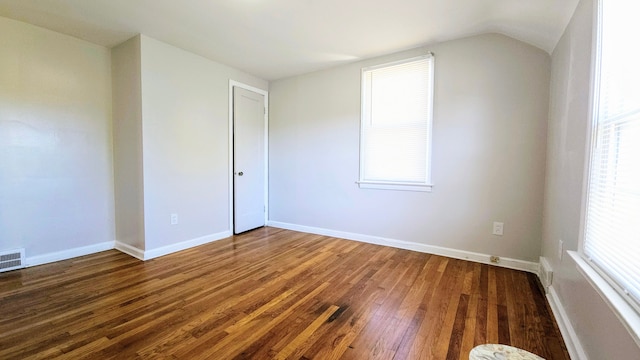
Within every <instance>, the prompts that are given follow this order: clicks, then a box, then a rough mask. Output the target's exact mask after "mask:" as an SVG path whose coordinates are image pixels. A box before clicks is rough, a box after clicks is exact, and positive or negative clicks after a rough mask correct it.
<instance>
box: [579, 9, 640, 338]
mask: <svg viewBox="0 0 640 360" xmlns="http://www.w3.org/2000/svg"><path fill="white" fill-rule="evenodd" d="M603 1H604V0H597V1H596V2H595V3H596V4H595V8H596V11H594V18H593V24H594V29H595V30H594V36H593V42H592V43H593V51H592V71H591V98H590V102H591V106H590V119H591V123H590V126H589V127H588V129H587V140H588V143H587V156H586V159H585V172H584V186H583V201H582V208H581V219H580V220H581V226H580V238H579V248H578V251H577V252H576V251H568V254H569V255H570V256H571V258H572V259H573V261H574V262H575V263H576V268H577V270H578V271H579V272H580V273H581V274H582V275H583V276H584V277H585V278H586V279H587V281H588V282H589V283H590V284H591V286H592V287H593V288H594V289H595V290H596V292H597V293H598V294H599V295H600V296H601V297H602V299H603V300H604V301H605V303H606V304H607V305H608V306H609V308H610V309H611V310H612V311H613V312H614V314H615V315H616V316H617V317H618V319H619V320H620V321H621V323H622V324H623V326H624V327H625V328H626V329H627V331H628V332H629V334H630V335H631V337H632V338H633V340H634V341H635V342H636V344H637V345H638V346H640V307H639V306H638V303H637V302H636V301H635V300H634V299H632V298H631V297H629V295H628V294H626V291H625V290H624V289H623V288H622V287H620V286H619V285H618V284H617V282H616V281H614V280H613V279H612V278H611V277H609V275H607V273H606V271H604V270H603V269H601V268H600V267H598V266H597V265H595V264H594V263H593V262H591V261H590V259H589V257H588V256H587V255H586V254H585V250H584V249H585V241H586V233H587V231H586V229H587V228H586V226H587V209H588V205H589V186H590V178H591V163H592V158H593V156H594V155H595V146H596V140H597V131H596V129H597V128H598V116H599V111H598V105H599V98H598V94H599V87H600V56H601V55H600V53H601V36H602V2H603Z"/></svg>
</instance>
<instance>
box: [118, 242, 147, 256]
mask: <svg viewBox="0 0 640 360" xmlns="http://www.w3.org/2000/svg"><path fill="white" fill-rule="evenodd" d="M114 248H115V249H116V250H118V251H120V252H123V253H125V254H127V255H130V256H133V257H134V258H136V259H140V260H144V250H141V249H138V248H137V247H135V246H131V245H129V244H125V243H123V242H120V241H118V240H116V243H115V246H114Z"/></svg>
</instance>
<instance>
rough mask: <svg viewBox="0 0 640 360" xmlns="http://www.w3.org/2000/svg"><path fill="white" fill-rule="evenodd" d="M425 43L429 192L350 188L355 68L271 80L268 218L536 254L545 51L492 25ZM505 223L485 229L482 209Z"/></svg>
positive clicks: (519, 255)
mask: <svg viewBox="0 0 640 360" xmlns="http://www.w3.org/2000/svg"><path fill="white" fill-rule="evenodd" d="M427 50H429V51H433V52H434V53H435V61H436V68H435V69H436V70H435V105H434V106H435V111H434V127H433V132H434V138H433V168H432V173H433V182H434V184H435V186H434V189H433V192H431V193H420V192H403V191H388V190H371V189H359V188H358V186H357V185H356V184H355V181H357V180H358V154H359V143H358V141H359V140H358V139H359V122H360V69H361V67H363V66H368V65H372V64H376V63H382V62H387V61H391V60H394V59H399V58H404V57H408V56H415V55H417V54H419V53H421V50H420V49H416V50H411V51H407V52H404V53H400V54H394V55H390V56H385V57H382V58H378V59H371V60H366V61H361V62H358V63H354V64H349V65H345V66H340V67H337V68H334V69H330V70H326V71H321V72H315V73H311V74H306V75H301V76H296V77H292V78H288V79H283V80H278V81H275V82H272V83H271V87H270V99H271V100H270V129H269V136H270V178H269V186H270V188H269V190H270V194H269V195H270V200H269V204H270V209H269V211H270V220H271V221H275V222H282V223H288V224H295V225H303V226H310V227H317V228H322V229H331V230H337V231H344V232H350V233H356V234H364V235H373V236H379V237H385V238H390V239H395V240H403V241H409V242H415V243H421V244H428V245H435V246H441V247H446V248H453V249H459V250H465V251H473V252H479V253H484V254H494V255H500V256H505V257H510V258H515V259H521V260H527V261H534V262H537V261H538V257H539V255H540V241H541V240H540V239H541V236H542V234H541V228H542V198H543V196H542V195H543V191H544V189H543V186H544V167H545V146H546V123H547V115H548V99H549V93H548V90H549V71H550V59H549V56H548V54H546V53H545V52H543V51H542V50H540V49H537V48H534V47H532V46H529V45H526V44H524V43H522V42H519V41H517V40H514V39H511V38H508V37H505V36H502V35H495V34H490V35H482V36H476V37H471V38H466V39H461V40H455V41H450V42H446V43H441V44H436V45H434V46H430V47H429V48H428V49H427ZM494 220H497V221H503V222H504V223H505V227H504V229H505V230H504V236H502V237H497V236H493V235H491V230H492V221H494Z"/></svg>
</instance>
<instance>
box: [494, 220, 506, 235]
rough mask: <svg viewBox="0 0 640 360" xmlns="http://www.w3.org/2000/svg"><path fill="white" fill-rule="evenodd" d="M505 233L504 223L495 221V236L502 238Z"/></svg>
mask: <svg viewBox="0 0 640 360" xmlns="http://www.w3.org/2000/svg"><path fill="white" fill-rule="evenodd" d="M503 233H504V223H503V222H498V221H494V222H493V235H498V236H502V235H503Z"/></svg>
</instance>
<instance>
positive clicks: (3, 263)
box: [0, 249, 25, 273]
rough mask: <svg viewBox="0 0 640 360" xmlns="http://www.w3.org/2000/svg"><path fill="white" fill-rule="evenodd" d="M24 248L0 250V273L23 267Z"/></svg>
mask: <svg viewBox="0 0 640 360" xmlns="http://www.w3.org/2000/svg"><path fill="white" fill-rule="evenodd" d="M24 266H25V265H24V249H13V250H5V251H0V273H1V272H5V271H10V270H16V269H22V268H23V267H24Z"/></svg>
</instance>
